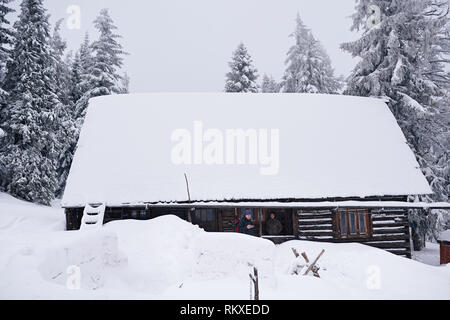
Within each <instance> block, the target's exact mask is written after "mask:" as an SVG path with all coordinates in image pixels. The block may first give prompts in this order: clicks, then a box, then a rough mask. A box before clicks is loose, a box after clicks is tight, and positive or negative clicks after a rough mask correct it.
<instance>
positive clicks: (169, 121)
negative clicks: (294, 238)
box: [62, 93, 431, 207]
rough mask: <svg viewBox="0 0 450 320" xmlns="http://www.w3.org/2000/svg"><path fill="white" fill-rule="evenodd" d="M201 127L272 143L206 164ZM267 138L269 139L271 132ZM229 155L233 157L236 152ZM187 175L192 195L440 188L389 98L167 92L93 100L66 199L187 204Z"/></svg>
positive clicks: (292, 195) (68, 202)
mask: <svg viewBox="0 0 450 320" xmlns="http://www.w3.org/2000/svg"><path fill="white" fill-rule="evenodd" d="M199 124H200V125H201V126H202V127H203V129H202V130H203V131H198V132H203V133H205V132H207V133H208V134H210V135H212V137H215V139H216V140H214V141H215V142H216V143H217V141H219V140H218V137H219V136H220V135H221V134H222V133H223V134H222V138H223V139H224V140H227V139H226V138H227V137H228V136H227V134H226V133H227V132H228V131H227V130H230V129H243V130H248V129H256V130H258V131H255V132H258V133H263V132H265V133H267V134H268V137H269V139H268V140H267V142H268V144H267V143H264V144H258V145H257V147H258V150H257V151H258V152H261V153H258V154H257V155H258V157H257V158H256V159H254V162H250V163H249V161H244V163H245V164H240V165H238V164H236V163H235V164H206V163H208V162H207V161H206V158H203V157H201V155H202V154H201V153H198V152H197V151H196V150H200V149H199V148H194V147H195V146H199V145H202V146H203V147H204V151H205V150H209V151H211V149H208V146H211V144H208V143H211V141H212V140H209V142H208V141H204V142H203V144H201V141H199V140H198V138H197V137H198V135H197V133H196V132H197V131H196V130H200V129H199V128H200V127H199ZM194 127H196V129H194ZM180 129H184V131H180ZM209 129H215V130H214V131H211V130H209ZM208 130H209V131H208ZM265 130H266V131H265ZM277 130H278V131H277ZM180 132H181V133H185V134H186V133H190V134H191V139H192V144H193V145H194V147H193V149H192V157H189V158H191V159H192V161H194V162H195V160H197V162H198V163H199V164H181V165H180V164H176V163H175V162H174V161H173V159H172V153H173V151H174V147H175V146H179V145H178V143H179V142H180V141H181V140H176V141H175V140H172V138H180ZM276 132H278V134H279V139H278V140H277V135H276ZM174 133H177V134H178V135H177V134H175V136H174ZM272 133H275V135H273V136H272V135H271V134H272ZM209 138H211V136H210V137H209ZM257 138H258V139H259V140H258V141H259V142H261V141H265V140H264V139H263V138H264V135H261V136H257ZM228 140H229V139H228ZM228 140H227V141H228ZM273 141H275V142H276V141H279V152H278V153H277V152H276V148H272V147H270V146H271V144H270V143H271V142H273ZM225 145H226V141H224V146H225ZM275 145H276V144H275ZM215 146H217V144H215ZM266 146H269V149H268V150H269V153H268V154H271V155H273V157H272V158H271V159H272V161H271V162H263V161H262V160H264V158H263V157H261V154H265V152H264V151H267V150H265V147H266ZM218 150H219V149H215V151H216V153H214V155H216V156H217V152H218ZM235 151H236V152H237V149H236V150H235ZM272 151H273V152H272ZM224 152H227V151H226V149H225V151H224ZM218 153H219V154H220V152H218ZM227 153H228V152H227ZM208 154H211V153H208ZM277 155H279V157H277ZM219 158H220V157H219ZM214 159H215V160H216V161H217V159H218V158H214ZM223 159H224V162H225V163H228V162H227V159H226V155H224V157H223ZM246 159H247V160H248V158H246ZM277 159H278V164H279V166H278V170H275V171H274V170H272V171H273V172H271V174H267V173H265V174H262V173H263V170H262V168H264V167H267V166H268V164H269V163H272V165H273V166H272V167H273V168H275V169H276V168H277V166H276V165H274V164H276V162H277ZM230 163H232V162H230ZM185 173H186V175H187V178H188V182H189V191H190V198H191V200H192V201H214V200H217V201H221V200H241V199H242V200H259V199H265V200H272V199H287V198H289V199H319V198H320V199H322V198H330V197H355V196H357V197H366V196H384V195H415V194H429V193H431V189H430V187H429V185H428V183H427V181H426V179H425V177H424V176H423V175H422V173H421V171H420V169H419V165H418V163H417V162H416V159H415V157H414V155H413V153H412V151H411V150H410V148H409V147H408V145H407V143H406V140H405V137H404V135H403V133H402V132H401V130H400V128H399V127H398V125H397V122H396V120H395V118H394V116H393V115H392V113H391V112H390V110H389V108H388V107H387V105H386V104H385V102H383V101H382V100H379V99H372V98H361V97H350V96H333V95H313V94H225V93H180V94H175V93H161V94H133V95H114V96H106V97H100V98H94V99H92V100H91V101H90V105H89V108H88V112H87V116H86V119H85V124H84V127H83V129H82V132H81V136H80V140H79V143H78V148H77V151H76V154H75V157H74V161H73V164H72V168H71V171H70V174H69V177H68V180H67V187H66V191H65V194H64V198H63V201H62V205H63V206H64V207H75V206H84V205H85V204H86V203H107V204H108V205H110V206H115V205H122V204H130V203H143V202H165V201H172V202H180V201H187V200H188V192H187V187H186V181H185V176H184V174H185Z"/></svg>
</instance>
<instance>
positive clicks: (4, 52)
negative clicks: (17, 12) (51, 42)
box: [0, 0, 14, 190]
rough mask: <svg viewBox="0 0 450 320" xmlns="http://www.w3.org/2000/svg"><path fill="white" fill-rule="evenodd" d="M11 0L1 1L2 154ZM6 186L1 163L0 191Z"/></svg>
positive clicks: (0, 137) (10, 37)
mask: <svg viewBox="0 0 450 320" xmlns="http://www.w3.org/2000/svg"><path fill="white" fill-rule="evenodd" d="M10 2H11V0H0V153H1V152H2V149H3V148H4V147H5V146H4V143H5V142H4V140H5V137H6V132H5V131H4V130H3V129H2V128H1V123H2V119H1V115H2V109H3V108H4V106H5V102H6V99H7V96H8V94H7V92H6V91H5V90H3V87H4V83H3V81H4V78H5V75H6V64H7V62H8V61H9V58H10V53H11V52H10V47H11V46H12V45H13V40H14V37H13V31H12V30H11V29H10V22H9V21H8V19H7V15H8V14H9V13H11V12H14V10H13V9H12V8H10V7H9V6H8V4H9V3H10ZM5 184H6V168H5V167H4V166H3V165H2V163H1V162H0V190H2V189H3V188H4V187H5Z"/></svg>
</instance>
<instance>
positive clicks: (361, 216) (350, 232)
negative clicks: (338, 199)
mask: <svg viewBox="0 0 450 320" xmlns="http://www.w3.org/2000/svg"><path fill="white" fill-rule="evenodd" d="M337 218H338V219H339V223H338V224H337V225H338V226H339V230H338V235H339V236H340V237H341V238H357V237H368V236H369V225H370V224H369V211H368V210H365V209H364V210H362V209H341V210H339V211H338V212H337Z"/></svg>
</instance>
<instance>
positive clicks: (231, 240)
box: [194, 233, 275, 281]
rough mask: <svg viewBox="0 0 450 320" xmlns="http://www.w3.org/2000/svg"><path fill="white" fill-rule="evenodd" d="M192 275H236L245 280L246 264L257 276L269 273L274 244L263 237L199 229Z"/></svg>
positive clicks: (196, 276) (206, 277)
mask: <svg viewBox="0 0 450 320" xmlns="http://www.w3.org/2000/svg"><path fill="white" fill-rule="evenodd" d="M194 245H195V247H196V248H197V250H196V255H197V257H196V263H195V267H194V277H195V278H196V279H221V278H227V277H236V278H239V279H244V281H247V280H248V278H249V277H248V274H249V270H250V268H249V265H254V266H257V267H258V270H259V274H260V276H261V277H268V276H271V275H272V274H273V256H274V253H275V245H274V244H273V242H271V241H269V240H265V239H260V238H256V237H251V236H247V235H243V234H235V233H203V234H201V235H200V236H199V237H197V238H196V239H195V244H194Z"/></svg>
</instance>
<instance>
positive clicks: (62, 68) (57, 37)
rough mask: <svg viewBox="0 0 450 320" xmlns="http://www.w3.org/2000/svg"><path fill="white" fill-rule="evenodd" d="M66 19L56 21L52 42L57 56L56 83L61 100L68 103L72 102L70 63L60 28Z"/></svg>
mask: <svg viewBox="0 0 450 320" xmlns="http://www.w3.org/2000/svg"><path fill="white" fill-rule="evenodd" d="M63 21H64V19H60V20H58V21H57V22H56V24H55V26H54V28H53V33H52V35H51V39H50V43H51V47H52V50H53V54H54V56H55V58H56V61H55V70H56V85H57V87H58V97H59V99H60V100H61V102H62V103H63V104H65V105H68V104H69V102H70V99H69V95H70V87H71V82H70V76H71V70H70V63H68V60H70V59H67V57H65V51H66V48H67V42H66V41H65V40H64V39H63V38H62V37H61V34H60V29H61V24H62V23H63Z"/></svg>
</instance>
